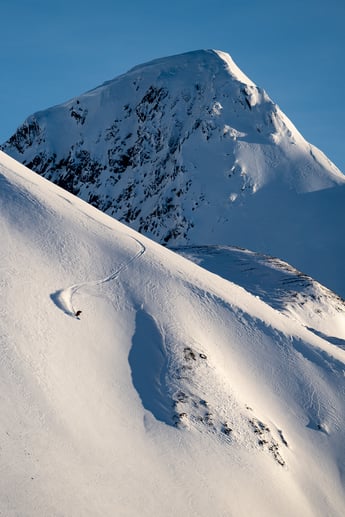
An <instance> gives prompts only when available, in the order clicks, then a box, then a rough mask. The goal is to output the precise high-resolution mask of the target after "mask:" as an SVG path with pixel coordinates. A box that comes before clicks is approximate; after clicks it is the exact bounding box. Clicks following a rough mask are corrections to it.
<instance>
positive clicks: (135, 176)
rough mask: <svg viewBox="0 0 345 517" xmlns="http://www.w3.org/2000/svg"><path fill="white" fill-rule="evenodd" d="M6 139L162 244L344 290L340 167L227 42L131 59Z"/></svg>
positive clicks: (9, 148) (45, 171)
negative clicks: (226, 248)
mask: <svg viewBox="0 0 345 517" xmlns="http://www.w3.org/2000/svg"><path fill="white" fill-rule="evenodd" d="M2 149H3V150H4V151H5V152H6V153H8V154H9V155H11V156H12V157H14V158H15V159H17V160H18V161H20V162H22V163H23V164H25V165H27V166H28V167H29V168H31V169H33V170H34V171H36V172H37V173H39V174H41V175H43V176H44V177H45V178H47V179H49V180H51V181H53V182H54V183H56V184H58V185H59V186H62V187H63V188H65V189H67V190H68V191H70V192H71V193H73V194H76V195H77V196H79V197H81V198H82V199H83V200H85V201H87V202H88V203H91V204H92V205H94V206H96V207H97V208H99V209H100V210H102V211H104V212H105V213H107V214H109V215H111V216H113V217H115V218H117V219H118V220H120V221H122V222H125V223H126V224H129V225H130V226H131V227H132V228H134V229H136V230H137V231H139V232H140V233H142V234H145V235H147V236H149V237H151V238H153V239H155V240H156V241H158V242H160V243H163V244H167V245H169V246H178V245H200V244H214V245H219V244H225V245H235V246H241V247H244V248H249V249H253V250H256V251H259V252H263V253H268V254H270V255H275V256H279V257H280V258H282V259H284V260H287V261H288V262H290V263H292V264H293V265H295V266H296V267H298V268H299V269H301V270H302V271H305V272H306V273H308V274H310V275H311V276H313V277H315V278H317V279H318V280H319V281H321V282H323V283H324V284H326V285H327V286H328V287H330V288H332V289H334V290H336V291H337V292H338V293H339V294H342V295H343V296H345V281H344V279H343V278H344V275H342V274H341V273H340V270H341V268H342V264H343V261H344V257H345V244H343V239H340V238H338V237H337V235H338V236H339V234H340V230H341V229H340V227H339V224H340V221H341V214H343V213H344V208H343V207H344V206H345V204H344V202H345V178H344V176H343V175H342V174H341V173H340V172H339V170H338V169H337V168H336V167H335V166H334V165H333V164H332V163H331V162H330V161H329V160H328V159H327V158H326V157H325V156H324V155H323V154H322V153H321V152H320V151H319V150H318V149H316V148H315V147H313V146H312V145H310V144H308V143H307V142H306V141H305V140H304V139H303V137H302V136H301V135H300V134H299V133H298V131H297V130H296V128H295V127H294V126H293V125H292V123H291V122H290V121H289V120H288V119H287V117H286V116H285V115H284V114H283V113H282V112H281V110H280V109H279V108H278V106H277V105H276V104H274V102H272V100H271V99H270V98H269V97H268V95H267V94H266V92H265V91H264V90H262V89H261V88H258V87H257V86H256V85H255V84H254V83H253V82H252V81H251V80H250V79H249V78H248V77H246V76H245V75H244V74H243V73H242V72H241V71H240V70H239V68H238V67H237V66H236V65H235V64H234V62H233V61H232V60H231V58H230V56H229V55H227V54H225V53H223V52H220V51H214V50H205V51H196V52H190V53H187V54H183V55H179V56H173V57H168V58H164V59H158V60H155V61H152V62H150V63H146V64H143V65H140V66H137V67H135V68H133V69H132V70H130V71H129V72H128V73H126V74H124V75H122V76H120V77H117V78H116V79H114V80H112V81H109V82H107V83H105V84H103V85H102V86H100V87H98V88H96V89H94V90H92V91H90V92H88V93H86V94H84V95H81V96H80V97H77V98H74V99H72V100H70V101H69V102H67V103H64V104H62V105H60V106H55V107H53V108H50V109H48V110H46V111H42V112H39V113H36V114H34V115H32V116H31V117H29V118H28V119H27V120H26V121H25V122H24V124H23V125H22V126H21V127H20V128H19V129H18V130H17V132H16V133H15V134H14V135H13V136H12V137H11V138H10V139H9V140H8V141H7V142H6V143H5V144H4V145H3V146H2ZM330 263H332V264H333V267H332V268H330V267H329V265H330Z"/></svg>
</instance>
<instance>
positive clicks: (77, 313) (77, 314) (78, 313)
mask: <svg viewBox="0 0 345 517" xmlns="http://www.w3.org/2000/svg"><path fill="white" fill-rule="evenodd" d="M80 315H81V311H76V313H75V317H76V318H78V319H79V316H80Z"/></svg>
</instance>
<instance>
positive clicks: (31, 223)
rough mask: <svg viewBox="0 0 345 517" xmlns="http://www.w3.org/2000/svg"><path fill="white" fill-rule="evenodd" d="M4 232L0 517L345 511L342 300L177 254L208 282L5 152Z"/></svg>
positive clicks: (232, 264)
mask: <svg viewBox="0 0 345 517" xmlns="http://www.w3.org/2000/svg"><path fill="white" fill-rule="evenodd" d="M0 232H1V238H2V246H1V247H0V256H1V268H0V285H1V295H2V300H3V303H2V305H1V307H0V314H1V318H0V358H1V360H0V388H1V397H0V411H1V419H0V447H1V449H0V450H1V468H2V471H3V475H2V476H1V478H0V487H1V494H3V495H4V496H3V497H1V498H0V514H2V515H6V516H12V515H13V516H15V515H21V516H22V515H25V516H26V517H41V516H42V517H43V516H47V515H49V516H52V517H58V516H61V515H63V516H75V515H82V516H83V517H88V516H90V517H98V516H99V517H113V516H114V515H116V516H119V517H133V516H135V515H141V516H143V517H146V516H147V517H149V516H150V517H151V516H152V515H157V516H163V515H164V516H167V517H177V516H180V515H198V516H199V517H206V516H207V517H209V516H210V515H214V516H217V517H218V516H219V517H220V516H224V515H232V516H234V517H240V516H243V515H264V516H267V517H271V516H272V517H273V516H277V515H279V516H282V517H290V516H291V515H303V516H304V517H315V516H320V517H321V516H322V517H323V516H325V515H332V516H334V517H342V516H343V515H344V513H345V497H344V495H345V494H344V472H345V455H344V453H345V451H344V441H345V408H344V391H345V376H344V370H345V351H344V349H343V348H344V347H343V345H344V342H345V335H344V328H345V313H344V304H343V302H341V300H339V299H338V298H337V297H335V296H334V295H332V293H330V292H329V291H328V290H327V289H325V288H323V287H322V286H320V285H319V284H316V283H315V282H314V281H313V280H312V279H311V278H307V277H305V276H304V275H302V274H301V273H299V272H298V271H296V270H295V269H293V268H292V267H291V266H289V265H288V264H284V263H282V262H281V261H278V260H276V259H272V258H269V257H267V256H266V257H263V256H261V255H258V254H255V253H252V252H249V251H246V250H240V249H234V248H228V247H203V248H193V249H190V248H188V249H187V250H180V253H182V252H183V253H184V254H188V255H189V257H190V258H193V260H194V261H195V262H200V263H201V264H203V265H206V266H207V267H208V268H209V269H211V270H212V269H214V270H216V271H217V272H218V273H221V274H222V275H223V278H222V277H221V276H219V275H215V274H213V273H211V272H209V271H207V270H206V269H202V268H201V267H199V266H198V265H197V264H195V263H193V262H191V261H190V260H186V258H184V257H182V256H181V255H178V254H176V253H173V252H172V251H171V250H169V249H166V248H165V247H163V246H160V245H159V244H157V243H155V242H153V241H151V240H149V239H147V238H146V237H144V236H142V235H140V234H138V233H136V232H135V231H134V230H132V229H130V228H128V227H126V226H124V225H123V224H121V223H119V222H118V221H116V220H115V219H113V218H111V217H108V216H107V215H105V214H103V213H102V212H100V211H98V210H97V209H95V208H94V207H92V206H90V205H88V204H86V203H84V202H83V201H82V200H80V199H78V198H76V197H75V196H73V195H71V194H70V193H68V192H66V191H64V190H62V189H61V188H59V187H58V186H56V185H54V184H52V183H51V182H49V181H46V180H44V179H43V178H41V177H39V176H38V175H37V174H33V173H32V172H31V171H30V170H28V169H26V168H25V167H23V166H22V165H20V164H19V163H17V162H15V160H13V159H12V158H10V157H8V156H6V155H4V154H3V153H1V152H0ZM227 276H228V277H231V278H235V279H236V283H233V282H229V281H228V280H226V277H227ZM292 284H295V287H294V289H293V291H294V292H290V288H289V286H291V285H292ZM296 285H297V286H296ZM294 294H295V295H296V296H294ZM325 306H327V307H328V310H329V312H328V313H327V314H326V313H325V311H324V308H325ZM78 310H81V311H82V312H81V315H80V316H79V318H76V317H75V314H76V312H77V311H78ZM335 322H337V328H336V327H335V324H334V323H335ZM333 331H335V334H334V333H333ZM335 337H337V340H338V341H337V342H336V340H335Z"/></svg>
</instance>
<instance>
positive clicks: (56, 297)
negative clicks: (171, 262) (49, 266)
mask: <svg viewBox="0 0 345 517" xmlns="http://www.w3.org/2000/svg"><path fill="white" fill-rule="evenodd" d="M129 237H130V236H129ZM130 238H131V239H133V240H134V241H135V242H136V243H137V244H139V246H140V250H139V251H138V252H137V253H136V254H135V255H133V257H131V258H130V259H129V260H128V261H127V262H124V263H123V264H121V265H120V266H119V267H118V269H116V271H114V272H113V273H111V274H110V275H108V276H106V277H105V278H102V279H100V280H92V281H89V282H82V283H80V284H75V285H72V286H71V287H67V288H66V289H61V290H59V291H56V292H55V293H53V294H52V295H51V299H52V300H53V302H54V303H55V304H56V305H57V306H58V307H59V308H60V309H61V310H63V311H64V312H65V313H66V314H68V315H69V316H75V314H76V310H75V308H74V306H73V296H74V295H75V294H76V293H77V292H78V291H79V290H80V289H82V288H83V287H86V286H98V285H102V284H105V283H106V282H110V281H111V280H115V279H116V278H117V277H118V276H119V275H120V273H122V272H123V271H124V270H125V269H127V268H128V266H129V265H130V264H131V263H132V262H134V261H135V260H137V259H138V258H140V257H141V256H142V255H143V254H144V253H145V251H146V247H145V246H144V244H143V243H142V242H141V241H139V240H138V239H136V238H135V237H130Z"/></svg>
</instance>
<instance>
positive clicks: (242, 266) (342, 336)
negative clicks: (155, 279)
mask: <svg viewBox="0 0 345 517" xmlns="http://www.w3.org/2000/svg"><path fill="white" fill-rule="evenodd" d="M176 251H177V252H178V253H179V254H181V255H182V256H184V257H186V258H188V259H189V260H192V261H193V262H195V263H196V264H199V265H200V266H202V267H204V268H206V269H207V270H208V271H212V272H213V273H216V274H218V275H220V276H221V277H222V278H225V279H227V280H230V281H231V282H234V283H235V284H238V285H241V286H242V287H244V288H245V289H246V290H247V291H249V292H250V293H252V294H254V295H255V296H257V297H258V298H261V299H262V300H264V301H265V302H266V303H268V304H269V305H270V306H271V307H273V308H274V309H277V310H279V311H281V312H283V313H284V314H288V315H289V317H293V318H296V320H297V321H299V322H300V323H301V324H302V325H305V326H306V327H307V328H309V329H310V330H312V331H313V332H315V333H316V334H318V335H322V336H324V337H325V338H326V339H327V340H329V341H330V342H332V343H335V344H337V345H338V346H341V347H342V348H344V349H345V301H344V300H343V299H342V298H340V297H339V296H337V295H336V294H335V293H333V292H332V291H330V290H329V289H327V288H325V287H324V286H322V285H321V284H319V283H318V282H316V281H315V280H313V279H312V278H311V277H308V276H307V275H305V274H303V273H301V272H300V271H297V270H296V269H294V268H293V267H291V266H290V265H289V264H287V263H286V262H283V261H282V260H280V259H277V258H274V257H269V256H267V255H262V254H260V253H254V252H252V251H249V250H244V249H241V248H231V247H230V246H190V247H186V248H177V249H176Z"/></svg>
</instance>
